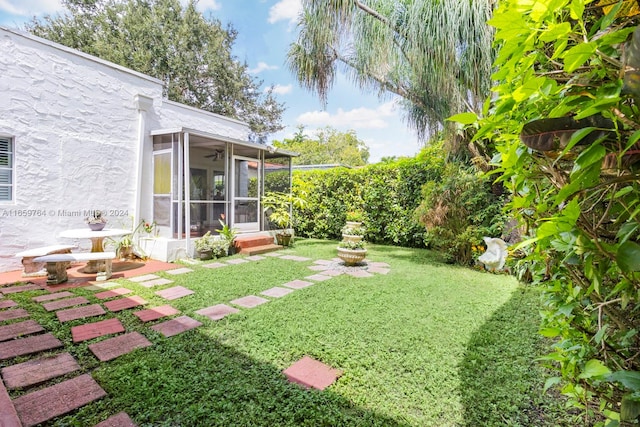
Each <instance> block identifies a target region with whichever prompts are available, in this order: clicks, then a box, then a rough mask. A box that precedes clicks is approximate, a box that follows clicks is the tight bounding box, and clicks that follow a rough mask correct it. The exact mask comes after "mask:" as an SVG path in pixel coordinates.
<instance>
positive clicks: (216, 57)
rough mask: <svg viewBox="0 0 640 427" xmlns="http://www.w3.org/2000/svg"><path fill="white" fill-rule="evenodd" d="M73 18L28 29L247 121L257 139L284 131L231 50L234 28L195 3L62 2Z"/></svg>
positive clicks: (174, 96) (180, 98)
mask: <svg viewBox="0 0 640 427" xmlns="http://www.w3.org/2000/svg"><path fill="white" fill-rule="evenodd" d="M63 4H64V5H65V6H66V8H67V9H68V13H66V14H63V15H59V16H51V15H47V16H45V17H44V18H42V19H40V20H39V19H37V18H34V20H33V21H31V22H30V23H29V24H27V25H26V29H27V30H28V31H29V32H31V33H33V34H35V35H37V36H40V37H43V38H46V39H49V40H52V41H55V42H57V43H61V44H63V45H66V46H69V47H71V48H74V49H78V50H80V51H83V52H85V53H88V54H91V55H94V56H97V57H100V58H102V59H105V60H108V61H111V62H114V63H116V64H119V65H122V66H125V67H128V68H131V69H133V70H136V71H138V72H141V73H144V74H147V75H150V76H152V77H155V78H158V79H160V80H162V81H164V82H165V91H166V93H165V95H166V96H167V97H168V98H169V99H170V100H172V101H177V102H181V103H184V104H187V105H191V106H194V107H197V108H201V109H203V110H206V111H210V112H213V113H217V114H221V115H225V116H229V117H233V118H236V119H239V120H243V121H245V122H247V123H248V124H249V125H250V127H251V130H252V132H253V134H254V135H253V138H254V139H255V140H257V141H259V142H263V141H264V139H265V137H266V135H268V134H270V133H273V132H276V131H278V130H280V129H282V128H283V126H282V124H281V116H282V112H283V110H284V107H283V105H282V104H280V103H278V101H277V100H276V99H275V98H274V94H273V91H272V88H271V89H269V90H268V91H267V92H266V93H263V92H262V91H261V90H260V84H261V82H260V81H256V80H255V79H254V78H253V77H252V76H251V75H249V73H248V71H247V65H246V64H244V63H241V62H239V61H238V60H237V59H236V58H235V57H234V56H233V55H232V54H231V49H232V46H233V43H234V41H235V38H236V35H237V33H236V31H235V30H234V29H233V28H232V27H230V26H229V27H227V28H223V26H222V24H221V23H220V21H218V20H216V19H214V18H212V17H209V18H205V17H204V16H203V15H202V14H201V13H200V12H198V11H197V10H196V8H195V4H196V0H189V2H188V3H187V4H186V6H184V7H183V6H182V5H181V3H180V1H179V0H129V1H126V2H123V1H119V0H63Z"/></svg>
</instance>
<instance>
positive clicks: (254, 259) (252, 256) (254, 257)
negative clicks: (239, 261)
mask: <svg viewBox="0 0 640 427" xmlns="http://www.w3.org/2000/svg"><path fill="white" fill-rule="evenodd" d="M245 259H248V260H249V261H260V260H263V259H266V258H265V257H263V256H260V255H251V256H248V257H245Z"/></svg>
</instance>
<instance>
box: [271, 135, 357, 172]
mask: <svg viewBox="0 0 640 427" xmlns="http://www.w3.org/2000/svg"><path fill="white" fill-rule="evenodd" d="M273 145H274V146H275V147H279V148H284V149H287V150H290V151H294V152H296V153H300V156H298V157H294V158H293V163H294V164H297V165H320V164H341V165H345V166H364V165H366V164H367V162H368V161H369V147H367V145H366V144H365V143H364V141H362V140H360V139H358V137H357V136H356V132H355V131H353V130H350V131H348V132H339V131H337V130H336V129H333V128H332V127H329V126H327V127H325V128H323V129H320V130H319V131H318V132H317V133H316V137H315V138H311V137H309V136H307V135H305V133H304V127H302V126H300V127H298V131H297V132H296V134H295V135H294V137H293V138H291V139H284V140H282V141H274V142H273Z"/></svg>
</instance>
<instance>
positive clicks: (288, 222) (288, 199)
mask: <svg viewBox="0 0 640 427" xmlns="http://www.w3.org/2000/svg"><path fill="white" fill-rule="evenodd" d="M306 204H307V202H306V200H305V198H304V197H302V195H301V194H300V193H298V194H293V193H289V192H287V193H278V192H269V193H266V194H265V195H264V196H262V208H263V209H264V211H265V213H266V214H267V215H268V217H269V221H270V222H272V223H274V224H276V225H277V226H278V227H279V228H280V229H283V230H284V229H288V228H292V227H293V215H292V209H293V208H296V209H304V208H305V206H306Z"/></svg>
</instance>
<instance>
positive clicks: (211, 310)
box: [196, 304, 240, 320]
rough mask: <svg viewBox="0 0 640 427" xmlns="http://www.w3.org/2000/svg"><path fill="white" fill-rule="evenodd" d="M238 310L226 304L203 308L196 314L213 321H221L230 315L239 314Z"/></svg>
mask: <svg viewBox="0 0 640 427" xmlns="http://www.w3.org/2000/svg"><path fill="white" fill-rule="evenodd" d="M239 312H240V310H238V309H237V308H233V307H229V306H228V305H225V304H217V305H214V306H211V307H207V308H203V309H201V310H198V311H196V314H200V315H202V316H206V317H208V318H209V319H211V320H220V319H222V318H224V317H225V316H228V315H229V314H234V313H239Z"/></svg>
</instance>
